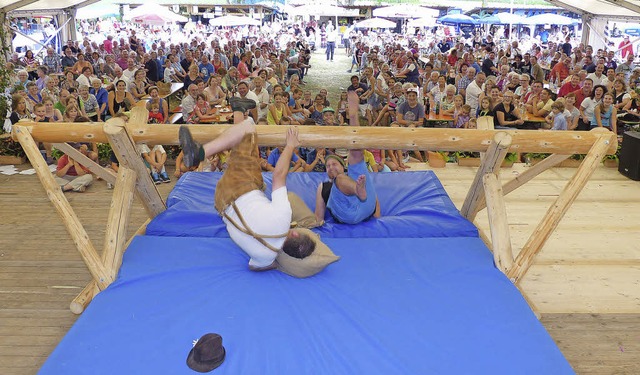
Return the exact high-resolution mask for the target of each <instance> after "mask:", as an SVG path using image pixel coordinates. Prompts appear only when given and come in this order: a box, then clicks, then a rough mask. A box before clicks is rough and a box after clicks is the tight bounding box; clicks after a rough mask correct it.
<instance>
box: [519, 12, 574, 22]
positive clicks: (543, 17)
mask: <svg viewBox="0 0 640 375" xmlns="http://www.w3.org/2000/svg"><path fill="white" fill-rule="evenodd" d="M522 23H523V24H525V25H574V24H578V23H580V20H579V19H576V18H569V17H565V16H561V15H559V14H555V13H542V14H536V15H535V16H531V17H527V18H525V19H523V20H522Z"/></svg>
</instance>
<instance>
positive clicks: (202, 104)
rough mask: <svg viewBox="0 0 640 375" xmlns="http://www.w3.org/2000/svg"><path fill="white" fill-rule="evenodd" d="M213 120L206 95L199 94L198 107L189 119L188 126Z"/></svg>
mask: <svg viewBox="0 0 640 375" xmlns="http://www.w3.org/2000/svg"><path fill="white" fill-rule="evenodd" d="M212 120H213V114H212V113H211V106H210V105H209V102H208V101H207V97H206V96H205V95H204V94H198V95H197V96H196V106H195V107H194V108H193V111H192V112H191V113H190V114H189V117H188V118H187V124H198V123H202V122H208V121H212Z"/></svg>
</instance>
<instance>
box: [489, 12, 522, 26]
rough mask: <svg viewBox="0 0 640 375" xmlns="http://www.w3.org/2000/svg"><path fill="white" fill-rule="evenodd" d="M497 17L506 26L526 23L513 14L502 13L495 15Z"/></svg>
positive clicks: (520, 17)
mask: <svg viewBox="0 0 640 375" xmlns="http://www.w3.org/2000/svg"><path fill="white" fill-rule="evenodd" d="M493 16H494V17H496V18H497V19H498V20H499V21H500V23H501V24H505V25H522V24H523V23H524V20H525V18H524V17H522V16H520V15H518V14H513V13H507V12H501V13H496V14H494V15H493Z"/></svg>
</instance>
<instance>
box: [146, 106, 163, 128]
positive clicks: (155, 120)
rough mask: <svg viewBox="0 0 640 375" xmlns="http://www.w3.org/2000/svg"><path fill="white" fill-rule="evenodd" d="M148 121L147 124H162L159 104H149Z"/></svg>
mask: <svg viewBox="0 0 640 375" xmlns="http://www.w3.org/2000/svg"><path fill="white" fill-rule="evenodd" d="M149 108H150V111H149V119H148V121H147V123H149V124H163V123H164V116H163V115H162V112H160V104H159V103H158V102H152V103H150V104H149Z"/></svg>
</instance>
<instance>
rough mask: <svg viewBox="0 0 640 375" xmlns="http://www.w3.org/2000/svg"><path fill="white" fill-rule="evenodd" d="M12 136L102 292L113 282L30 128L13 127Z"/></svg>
mask: <svg viewBox="0 0 640 375" xmlns="http://www.w3.org/2000/svg"><path fill="white" fill-rule="evenodd" d="M13 134H14V136H15V137H16V138H17V139H18V141H19V142H20V145H21V146H22V149H23V150H24V152H25V153H26V154H27V157H28V158H29V161H30V162H31V165H32V166H33V168H34V169H35V171H36V174H37V175H38V178H39V179H40V183H42V186H43V187H44V189H45V191H46V192H47V196H48V197H49V200H50V201H51V203H52V204H53V206H54V207H55V209H56V211H58V215H60V218H61V219H62V223H63V224H64V226H65V227H66V228H67V232H69V235H70V236H71V239H72V240H73V243H74V244H75V245H76V248H77V249H78V251H79V252H80V255H81V256H82V260H83V261H84V263H85V264H86V265H87V268H88V269H89V272H90V273H91V276H92V277H93V279H94V280H95V282H96V285H97V286H98V288H99V289H100V290H102V289H104V288H106V287H107V285H109V284H110V283H111V282H112V281H113V278H112V277H111V274H110V273H109V272H108V271H107V269H106V268H105V267H104V264H103V263H102V260H101V259H100V257H99V256H98V253H97V251H96V249H95V248H94V247H93V244H92V243H91V240H90V239H89V235H88V234H87V232H86V230H85V229H84V227H83V226H82V223H81V222H80V219H78V216H76V213H75V212H74V211H73V208H72V207H71V205H70V204H69V201H68V200H67V198H66V197H65V196H64V193H63V192H62V189H61V188H60V185H58V183H57V182H56V180H55V179H54V178H53V175H52V174H51V171H49V166H48V165H47V163H45V161H44V159H43V158H42V154H40V150H38V146H37V144H36V143H35V141H34V140H33V138H32V137H31V134H30V133H29V131H28V129H26V128H24V127H22V126H14V131H13Z"/></svg>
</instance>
